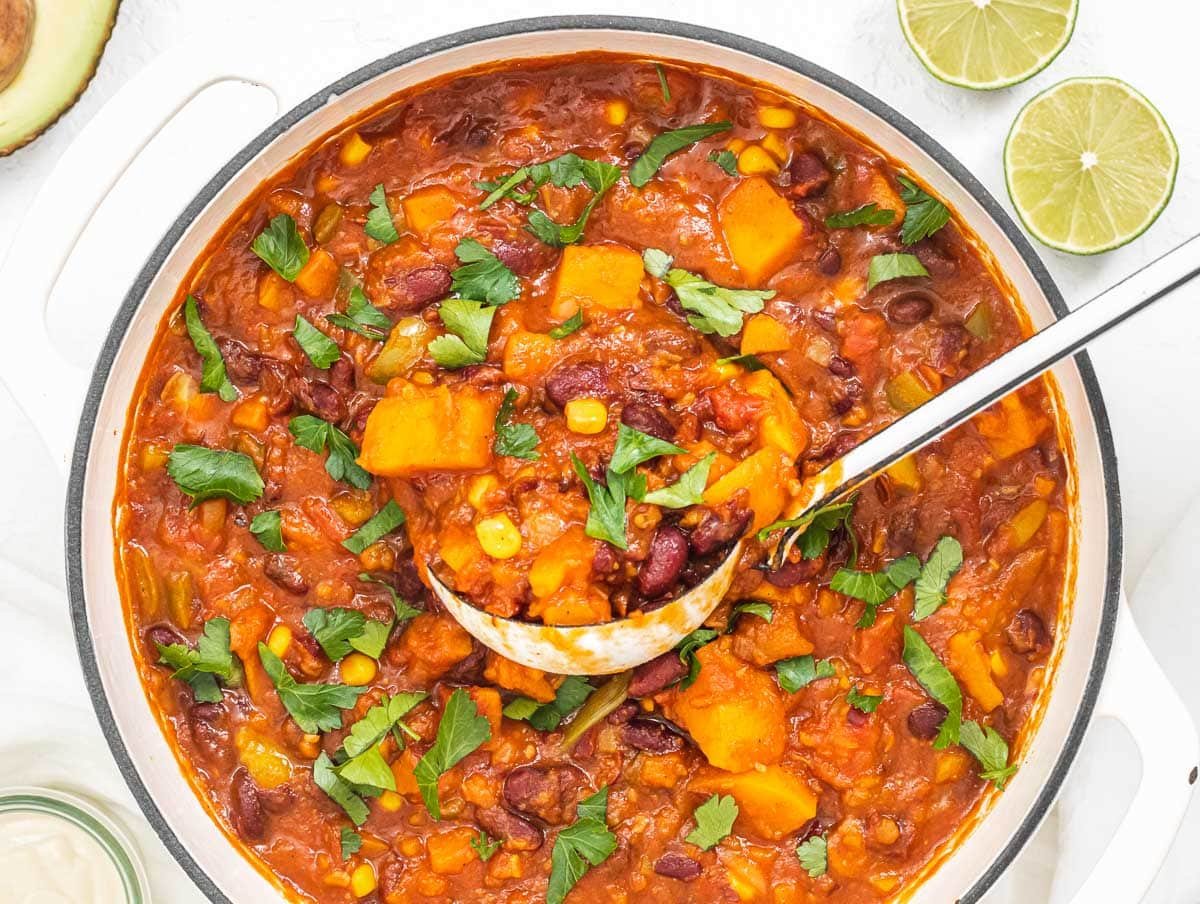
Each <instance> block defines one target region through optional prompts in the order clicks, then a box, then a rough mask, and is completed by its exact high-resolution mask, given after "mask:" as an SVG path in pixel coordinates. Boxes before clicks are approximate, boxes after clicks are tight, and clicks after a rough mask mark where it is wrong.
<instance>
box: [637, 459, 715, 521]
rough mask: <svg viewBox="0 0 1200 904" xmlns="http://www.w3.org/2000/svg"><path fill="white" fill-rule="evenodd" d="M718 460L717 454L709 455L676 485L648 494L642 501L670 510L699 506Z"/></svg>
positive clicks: (685, 472) (692, 467) (688, 471)
mask: <svg viewBox="0 0 1200 904" xmlns="http://www.w3.org/2000/svg"><path fill="white" fill-rule="evenodd" d="M716 459H717V453H716V452H710V453H708V454H707V455H705V456H704V457H703V458H702V459H700V460H699V461H698V462H696V463H695V464H694V465H692V466H691V467H690V468H688V469H687V470H686V471H684V472H683V474H681V475H680V477H679V480H677V481H676V482H675V483H673V484H671V485H669V486H665V487H662V488H661V489H657V490H654V491H653V492H650V493H647V494H646V495H645V497H644V498H643V499H642V501H643V502H649V503H650V504H652V505H660V506H662V507H663V508H669V509H680V508H687V506H689V505H699V504H700V503H701V502H703V501H704V488H705V487H706V486H707V485H708V471H709V468H711V467H712V463H713V462H714V461H716Z"/></svg>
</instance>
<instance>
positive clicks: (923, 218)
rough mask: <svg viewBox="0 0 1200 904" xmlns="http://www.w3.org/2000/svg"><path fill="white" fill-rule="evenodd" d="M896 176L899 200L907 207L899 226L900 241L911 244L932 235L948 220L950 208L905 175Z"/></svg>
mask: <svg viewBox="0 0 1200 904" xmlns="http://www.w3.org/2000/svg"><path fill="white" fill-rule="evenodd" d="M896 178H897V179H898V180H899V182H900V200H901V201H903V202H904V205H905V207H906V208H907V209H906V210H905V212H904V223H903V225H901V227H900V241H902V242H903V243H904V244H906V245H912V244H913V243H915V242H919V241H921V239H924V238H928V237H929V236H931V235H933V234H934V233H935V232H937V231H938V230H939V229H941V228H942V227H943V226H945V225H946V224H947V223H948V222H950V210H949V209H948V208H947V207H946V205H945V204H943V203H942V202H941V201H939V200H938V199H937V198H935V197H933V196H932V195H930V194H929V193H928V192H926V191H925V190H924V189H923V188H921V186H919V185H917V183H915V182H913V181H912V180H911V179H909V178H907V177H905V176H897V177H896ZM889 222H890V221H889Z"/></svg>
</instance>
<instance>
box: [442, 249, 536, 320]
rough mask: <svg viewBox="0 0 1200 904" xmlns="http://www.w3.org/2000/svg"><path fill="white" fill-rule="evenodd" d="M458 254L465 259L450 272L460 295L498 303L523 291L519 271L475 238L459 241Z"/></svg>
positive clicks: (456, 255)
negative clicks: (503, 261) (509, 266)
mask: <svg viewBox="0 0 1200 904" xmlns="http://www.w3.org/2000/svg"><path fill="white" fill-rule="evenodd" d="M454 255H455V257H457V258H458V259H459V260H460V261H462V266H461V267H456V268H455V269H454V270H453V271H451V273H450V279H451V290H452V291H453V292H454V293H455V294H456V295H458V297H459V298H466V299H469V300H471V301H482V302H484V303H486V304H490V305H498V304H504V303H505V302H506V301H512V300H513V299H514V298H517V297H518V296H519V295H520V294H521V284H520V282H519V281H518V280H517V276H516V274H515V273H513V272H512V270H510V269H508V267H506V266H505V265H504V264H503V263H502V262H501V261H500V259H499V258H498V257H496V255H494V254H493V253H492V252H490V251H488V250H487V249H486V248H484V247H483V245H481V244H479V242H477V241H476V240H475V239H472V238H464V239H462V240H461V241H459V243H458V245H457V246H455V248H454Z"/></svg>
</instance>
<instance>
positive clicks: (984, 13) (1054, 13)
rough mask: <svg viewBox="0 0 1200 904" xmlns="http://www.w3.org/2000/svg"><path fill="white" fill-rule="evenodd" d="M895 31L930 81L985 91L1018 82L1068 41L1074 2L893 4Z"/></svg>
mask: <svg viewBox="0 0 1200 904" xmlns="http://www.w3.org/2000/svg"><path fill="white" fill-rule="evenodd" d="M896 6H897V8H898V9H899V11H900V27H901V28H903V29H904V37H905V38H907V39H908V43H909V46H911V47H912V49H913V52H914V53H915V54H916V55H917V57H918V58H919V59H920V60H921V62H922V63H923V64H924V66H925V68H926V69H928V70H929V71H930V72H931V73H932V74H933V75H935V76H937V77H938V78H940V79H941V80H942V81H944V82H949V83H950V84H951V85H958V86H960V87H963V88H976V89H979V90H987V89H991V88H1004V87H1006V86H1008V85H1015V84H1016V83H1017V82H1023V81H1025V79H1027V78H1029V77H1030V76H1031V75H1034V74H1036V73H1038V72H1041V71H1042V70H1043V69H1045V68H1046V66H1048V65H1049V64H1050V61H1051V60H1053V59H1054V58H1055V57H1056V56H1058V54H1059V51H1061V50H1062V49H1063V48H1064V47H1066V46H1067V41H1069V40H1071V32H1072V31H1073V30H1074V29H1075V13H1076V11H1077V10H1078V8H1079V0H897V3H896Z"/></svg>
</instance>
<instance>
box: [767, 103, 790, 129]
mask: <svg viewBox="0 0 1200 904" xmlns="http://www.w3.org/2000/svg"><path fill="white" fill-rule="evenodd" d="M758 122H759V125H761V126H762V127H763V128H764V129H790V128H791V127H792V126H794V125H795V124H796V111H795V110H790V109H788V108H787V107H759V108H758Z"/></svg>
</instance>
